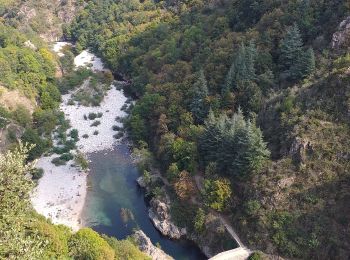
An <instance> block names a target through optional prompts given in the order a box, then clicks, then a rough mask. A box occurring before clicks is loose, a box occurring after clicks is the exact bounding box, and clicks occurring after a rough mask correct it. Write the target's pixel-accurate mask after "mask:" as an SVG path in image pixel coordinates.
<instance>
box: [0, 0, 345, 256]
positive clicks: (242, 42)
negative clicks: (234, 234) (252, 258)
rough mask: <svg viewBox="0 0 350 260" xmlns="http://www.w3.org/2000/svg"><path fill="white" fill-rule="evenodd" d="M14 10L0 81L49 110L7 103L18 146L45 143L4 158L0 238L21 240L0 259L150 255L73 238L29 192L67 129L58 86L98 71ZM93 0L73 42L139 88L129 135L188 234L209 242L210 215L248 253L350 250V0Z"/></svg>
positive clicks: (1, 123) (4, 37) (0, 47)
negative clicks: (33, 172) (349, 24)
mask: <svg viewBox="0 0 350 260" xmlns="http://www.w3.org/2000/svg"><path fill="white" fill-rule="evenodd" d="M13 2H15V1H5V5H4V6H1V5H0V15H1V20H0V75H1V78H0V85H1V86H3V87H5V88H6V89H7V90H10V91H12V90H18V91H20V92H21V93H24V94H25V96H26V98H28V99H29V100H31V102H33V103H36V104H37V106H36V108H35V110H34V111H33V114H32V116H31V115H30V113H29V112H28V108H26V107H21V106H20V107H17V108H15V109H10V108H6V107H3V106H0V128H1V129H6V131H8V136H9V139H11V138H12V141H13V142H14V141H15V140H16V138H17V137H18V136H17V135H20V139H22V141H23V142H29V143H34V144H36V146H35V147H31V148H30V149H27V148H28V147H27V148H26V147H21V148H18V147H17V148H16V147H15V146H16V145H12V146H11V147H10V149H11V150H12V152H9V153H7V154H4V155H1V156H0V169H1V172H4V173H6V174H13V173H16V175H18V179H16V180H13V181H14V183H10V184H9V183H7V182H6V174H5V175H3V176H5V177H3V176H2V175H1V178H0V187H5V188H8V189H9V190H8V191H6V192H4V189H0V195H1V193H3V194H6V196H0V198H2V199H0V208H1V210H2V212H5V211H6V212H8V214H4V215H3V216H2V217H1V218H0V230H1V231H0V239H2V238H1V237H3V238H6V237H7V238H10V237H11V239H3V241H6V242H4V243H0V258H1V257H4V258H8V257H13V256H15V257H21V256H24V255H27V254H28V255H30V254H37V255H35V256H33V257H34V258H35V257H38V254H39V256H40V254H41V256H43V255H44V256H45V257H47V258H55V257H61V256H63V257H66V256H71V257H75V258H78V259H114V258H115V259H119V258H120V259H126V258H127V259H135V258H137V259H139V257H140V258H141V259H142V258H144V257H145V256H144V255H142V254H141V253H140V252H139V251H138V249H136V247H135V246H134V245H133V244H132V243H131V242H130V241H129V240H126V241H117V240H115V239H113V238H108V237H101V236H100V235H98V234H97V233H95V232H94V231H92V230H90V229H82V230H80V231H79V232H78V233H76V234H71V233H70V232H69V231H67V230H66V229H65V228H64V227H61V226H53V225H51V224H49V223H47V222H46V220H44V219H42V218H41V217H39V216H37V215H36V214H35V213H34V212H33V210H32V209H28V205H29V202H28V192H29V190H30V187H31V185H32V183H31V182H30V181H27V180H24V179H23V176H22V178H20V175H23V174H24V173H25V172H26V171H28V170H27V168H26V167H30V166H29V165H28V166H27V162H30V161H31V160H33V159H35V158H38V157H39V156H40V155H41V154H42V153H44V152H45V151H47V149H49V148H50V147H51V146H52V140H51V137H50V136H51V133H52V131H53V130H54V128H55V127H56V126H57V125H58V126H60V127H61V128H64V127H65V122H64V119H63V117H62V114H60V112H59V111H58V109H57V108H58V104H59V102H60V99H61V93H65V92H66V91H67V90H68V89H71V88H74V86H77V85H78V84H79V83H81V82H82V80H83V79H84V78H85V77H86V73H84V71H80V72H75V73H72V74H70V73H69V71H70V68H71V67H70V66H71V62H72V61H71V60H69V57H71V56H72V55H70V54H68V55H67V56H66V57H68V59H66V60H64V59H61V60H59V59H57V57H54V56H52V55H51V53H50V52H49V51H48V50H47V46H46V45H45V44H44V43H42V42H41V40H40V39H38V38H37V37H33V35H35V34H36V33H39V32H40V30H41V29H40V28H39V29H38V28H35V26H34V27H32V29H31V30H29V31H30V33H28V30H27V29H25V30H23V28H22V29H21V30H19V29H18V28H19V26H18V23H16V22H15V21H16V18H15V17H10V18H9V16H5V15H4V14H6V13H8V9H9V6H11V4H12V3H13ZM83 2H84V5H83V6H84V7H83V8H82V9H81V10H80V11H79V12H78V14H77V15H76V16H75V17H74V19H73V20H72V22H71V23H68V24H64V25H63V37H64V39H65V40H68V41H71V42H74V43H75V50H74V51H75V52H77V53H78V52H80V51H81V50H83V49H87V48H88V49H91V50H92V51H93V52H94V53H96V54H97V55H98V56H100V57H101V58H102V59H103V60H104V62H105V63H106V64H107V65H108V67H109V68H110V69H111V70H112V72H113V74H114V76H115V78H117V79H122V80H125V81H127V82H129V85H128V87H127V88H126V89H125V92H127V93H128V94H129V95H130V96H132V97H133V98H134V99H135V100H136V103H135V105H134V106H133V107H132V109H131V111H130V113H129V115H128V117H127V119H126V121H125V126H126V130H127V133H128V136H129V137H130V139H131V140H132V142H133V146H134V150H135V153H138V154H141V155H142V157H143V161H142V163H141V165H140V168H141V170H142V172H143V176H144V179H146V180H149V176H150V174H152V172H154V171H159V172H160V173H161V176H162V177H163V178H165V179H166V180H167V182H169V183H170V188H168V189H169V190H168V193H169V194H171V201H172V204H171V205H172V207H171V211H172V217H173V218H174V219H175V221H176V223H177V224H178V225H180V226H183V227H186V228H187V229H188V230H190V232H192V233H193V234H194V236H196V237H201V236H203V237H205V236H207V235H208V233H210V232H209V231H208V230H207V228H208V227H207V226H206V225H205V219H206V217H207V216H208V215H209V214H210V213H211V212H218V213H220V214H222V215H224V216H225V217H226V218H227V219H228V220H229V222H230V223H231V224H232V226H234V227H235V229H237V231H238V233H239V235H240V237H241V239H242V240H243V241H244V242H245V243H246V244H247V245H248V246H249V248H252V249H256V250H261V251H263V252H265V253H267V254H271V255H279V256H282V257H285V258H297V259H347V258H348V257H350V254H349V252H350V239H349V236H348V233H349V227H350V217H349V216H350V208H349V207H348V201H349V198H350V192H349V191H350V168H349V167H350V164H349V158H350V155H349V152H348V151H349V150H350V142H349V138H348V136H349V134H350V131H349V122H350V121H349V112H348V111H349V109H350V99H349V97H350V76H349V75H350V74H349V67H350V54H349V51H350V49H349V46H350V45H349V43H350V40H349V39H350V37H349V39H347V42H343V43H342V44H338V45H337V46H336V47H335V46H334V44H332V39H333V34H334V33H335V32H337V30H338V28H339V24H340V23H341V22H342V21H343V20H345V19H346V18H347V16H348V15H349V13H350V3H349V1H346V0H319V1H316V0H288V1H282V0H276V1H272V0H245V1H242V0H222V1H210V0H195V1H188V0H186V1H173V0H165V1H152V0H145V1H137V0H120V1H114V0H86V1H83ZM36 30H37V32H36ZM27 40H30V41H31V42H33V43H35V45H36V46H37V47H36V49H33V48H30V47H27V46H28V45H27V46H26V45H24V43H25V42H27ZM67 51H68V52H69V50H67ZM58 64H60V65H58ZM56 66H62V71H63V74H66V77H65V79H63V80H62V81H57V79H55V71H56ZM67 86H68V89H66V87H67ZM0 97H1V89H0ZM13 124H15V125H19V129H20V130H18V129H17V128H16V127H13ZM11 129H12V130H11ZM18 132H20V133H21V134H18ZM66 145H67V146H70V144H69V143H68V144H66ZM68 151H69V149H68ZM26 154H28V156H29V157H26ZM198 179H201V180H203V189H202V190H198V189H196V188H195V186H196V185H195V182H196V180H198ZM162 186H163V185H162V184H160V183H154V184H152V191H151V192H150V194H149V195H150V196H153V197H157V196H160V197H161V196H163V195H164V194H162V191H161V187H162ZM13 187H19V188H18V189H17V188H13ZM13 189H14V190H13ZM13 194H21V196H22V197H20V198H17V197H16V198H14V196H13ZM21 198H25V200H22V199H21ZM13 199H15V200H16V201H13ZM14 204H16V205H18V208H17V206H16V208H12V205H14ZM3 209H5V211H3ZM28 214H30V215H28ZM29 216H30V217H29ZM23 223H24V224H23ZM6 227H11V229H10V230H8V229H7V228H6ZM13 232H15V233H13ZM217 232H218V233H220V231H217ZM15 234H16V235H15ZM28 237H29V238H30V239H28ZM13 239H15V240H13ZM86 240H87V241H90V242H89V243H85V242H84V241H86ZM16 241H17V242H16ZM0 242H2V241H1V240H0ZM15 245H16V246H17V245H18V247H16V248H13V246H15ZM38 245H44V247H41V246H38ZM121 247H124V248H127V250H121V249H120V248H121ZM40 248H41V249H40ZM42 250H44V251H42ZM85 253H86V255H79V254H85ZM118 253H121V254H125V255H120V256H118V255H117V254H118ZM118 257H119V258H118Z"/></svg>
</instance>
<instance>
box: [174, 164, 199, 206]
mask: <svg viewBox="0 0 350 260" xmlns="http://www.w3.org/2000/svg"><path fill="white" fill-rule="evenodd" d="M194 187H195V184H194V182H193V180H192V178H191V176H190V174H189V173H188V172H187V171H182V172H181V173H180V175H179V179H178V180H177V181H176V182H175V183H174V189H175V192H176V195H177V196H178V197H179V198H180V199H181V200H185V199H188V198H189V197H190V196H191V195H192V194H193V192H194Z"/></svg>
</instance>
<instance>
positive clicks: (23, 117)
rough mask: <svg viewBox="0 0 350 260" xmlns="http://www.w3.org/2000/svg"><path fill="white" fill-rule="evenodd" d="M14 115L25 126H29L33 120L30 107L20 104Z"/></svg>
mask: <svg viewBox="0 0 350 260" xmlns="http://www.w3.org/2000/svg"><path fill="white" fill-rule="evenodd" d="M12 117H13V119H14V120H16V121H17V122H18V123H19V124H20V125H21V126H23V127H26V126H28V125H29V124H30V122H31V121H32V119H31V116H30V113H29V111H28V109H26V108H25V107H24V106H18V107H17V108H16V110H15V111H13V112H12Z"/></svg>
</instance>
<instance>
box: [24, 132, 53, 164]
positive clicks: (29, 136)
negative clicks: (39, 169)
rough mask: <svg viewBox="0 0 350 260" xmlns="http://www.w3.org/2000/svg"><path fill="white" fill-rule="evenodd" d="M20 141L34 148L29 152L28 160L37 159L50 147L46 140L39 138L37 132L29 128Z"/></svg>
mask: <svg viewBox="0 0 350 260" xmlns="http://www.w3.org/2000/svg"><path fill="white" fill-rule="evenodd" d="M21 140H22V141H23V142H26V143H30V144H35V147H34V148H33V149H31V150H30V151H29V154H28V160H34V159H36V158H39V157H40V156H41V155H42V154H43V153H44V152H46V151H47V149H48V148H50V145H51V144H50V143H49V142H48V141H47V140H45V139H43V138H41V137H40V135H39V134H38V131H37V130H35V129H31V128H27V129H26V130H25V131H24V133H23V135H22V137H21Z"/></svg>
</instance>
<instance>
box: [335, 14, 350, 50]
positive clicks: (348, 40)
mask: <svg viewBox="0 0 350 260" xmlns="http://www.w3.org/2000/svg"><path fill="white" fill-rule="evenodd" d="M343 47H347V48H350V16H349V17H347V18H346V19H345V20H344V21H342V22H341V23H340V25H339V28H338V31H337V32H335V33H334V34H333V39H332V48H334V49H339V48H343Z"/></svg>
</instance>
